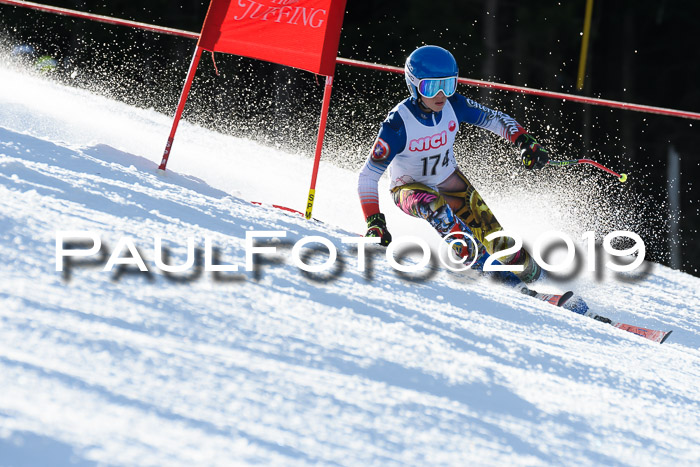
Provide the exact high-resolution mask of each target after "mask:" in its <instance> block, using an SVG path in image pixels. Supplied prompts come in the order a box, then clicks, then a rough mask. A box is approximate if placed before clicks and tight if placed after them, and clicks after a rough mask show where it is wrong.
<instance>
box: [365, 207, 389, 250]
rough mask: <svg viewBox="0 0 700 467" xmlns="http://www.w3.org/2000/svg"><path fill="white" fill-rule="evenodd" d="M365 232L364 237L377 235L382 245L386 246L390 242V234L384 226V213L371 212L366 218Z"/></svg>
mask: <svg viewBox="0 0 700 467" xmlns="http://www.w3.org/2000/svg"><path fill="white" fill-rule="evenodd" d="M367 227H368V229H367V233H366V234H365V237H379V238H380V239H381V242H379V244H380V245H382V246H387V245H388V244H389V243H391V234H390V233H389V230H388V229H387V228H386V219H384V214H382V213H381V212H380V213H378V214H372V215H371V216H369V217H368V218H367Z"/></svg>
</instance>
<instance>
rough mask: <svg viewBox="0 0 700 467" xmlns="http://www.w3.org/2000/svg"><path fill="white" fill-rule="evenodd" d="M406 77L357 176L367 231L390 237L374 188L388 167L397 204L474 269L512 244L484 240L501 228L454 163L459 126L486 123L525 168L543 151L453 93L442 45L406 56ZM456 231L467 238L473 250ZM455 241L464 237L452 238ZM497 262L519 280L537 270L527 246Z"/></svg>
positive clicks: (507, 121) (454, 73) (501, 117)
mask: <svg viewBox="0 0 700 467" xmlns="http://www.w3.org/2000/svg"><path fill="white" fill-rule="evenodd" d="M405 75H406V84H407V85H408V89H409V91H410V93H411V96H410V97H409V98H407V99H405V100H404V101H403V102H401V103H399V104H398V105H397V106H396V107H394V108H393V109H392V111H391V112H389V115H388V117H387V118H386V120H384V122H383V123H382V126H381V128H380V130H379V135H378V136H377V139H376V141H375V142H374V146H373V147H372V151H371V153H370V155H369V157H368V158H367V162H366V163H365V165H364V167H363V168H362V170H361V172H360V176H359V181H358V194H359V196H360V202H361V203H362V210H363V212H364V215H365V219H366V220H367V227H368V230H367V234H366V236H368V237H379V238H380V239H381V244H382V245H385V246H386V245H388V244H389V243H390V242H391V234H390V233H389V230H388V229H387V225H386V220H385V218H384V214H382V213H381V212H380V211H379V196H378V189H377V184H378V182H379V178H380V177H381V175H382V174H383V173H384V171H385V170H386V169H387V168H389V174H390V179H391V193H392V196H393V200H394V203H395V204H396V205H397V206H398V207H399V208H400V209H401V210H402V211H403V212H405V213H406V214H408V215H410V216H413V217H420V218H423V219H425V220H426V221H428V222H429V223H430V225H432V226H433V228H435V230H436V231H437V232H438V233H439V234H440V235H441V236H442V237H446V240H447V241H450V242H452V246H453V249H454V251H455V252H456V253H457V255H458V256H459V257H460V258H464V259H465V260H466V262H467V263H469V262H470V261H471V260H472V259H474V258H475V257H476V262H475V264H474V266H472V267H473V268H475V269H480V268H481V267H483V263H484V261H485V260H486V258H487V257H488V256H489V254H493V253H494V251H501V250H503V249H504V248H507V247H509V246H510V244H509V243H508V239H507V238H505V237H500V238H498V239H496V240H495V241H494V242H489V241H486V239H485V237H486V236H488V235H489V234H490V233H492V232H496V231H499V230H502V227H501V225H500V224H499V222H498V220H497V219H496V218H495V217H494V215H493V214H492V213H491V210H490V209H489V208H488V206H487V205H486V203H484V200H483V199H482V198H481V196H480V195H479V193H477V191H476V190H475V189H474V187H473V186H472V184H471V183H470V182H469V180H468V179H467V178H466V177H465V176H464V174H462V172H461V171H460V170H459V168H458V167H457V163H456V161H455V156H454V152H453V144H454V141H455V135H456V134H457V131H458V129H459V124H460V123H469V124H471V125H476V126H478V127H481V128H485V129H487V130H489V131H492V132H493V133H496V134H498V135H500V136H502V137H503V138H505V139H507V140H508V141H510V142H511V143H514V144H515V145H516V146H517V147H519V148H520V149H521V158H522V159H521V160H522V163H523V166H524V167H525V168H526V169H539V168H542V167H544V166H545V165H546V164H547V162H548V161H549V156H548V153H547V151H546V150H545V149H544V148H542V146H540V145H539V144H538V143H537V141H535V139H534V138H533V137H532V136H530V135H529V134H528V133H527V132H526V131H525V129H524V128H523V127H522V126H521V125H520V124H519V123H518V122H516V121H515V120H514V119H513V118H511V117H509V116H508V115H506V114H504V113H502V112H499V111H495V110H491V109H489V108H487V107H485V106H483V105H481V104H478V103H476V102H474V101H472V100H471V99H468V98H466V97H464V96H462V95H460V94H456V93H455V91H456V89H457V77H458V75H459V71H458V67H457V62H456V61H455V59H454V57H453V56H452V54H451V53H450V52H449V51H447V50H445V49H443V48H442V47H437V46H434V45H426V46H423V47H419V48H418V49H416V50H415V51H414V52H413V53H411V55H410V56H409V57H408V58H407V59H406V66H405ZM459 232H464V233H467V234H469V235H471V236H472V237H473V238H474V239H475V240H476V242H477V245H478V250H477V249H475V248H474V245H473V244H472V242H471V241H470V240H469V239H466V240H465V239H464V237H463V236H462V235H461V234H459ZM460 239H461V240H463V241H461V242H454V240H460ZM501 262H502V263H504V264H508V265H522V266H523V268H524V269H523V271H522V272H516V275H517V276H518V278H519V279H520V280H522V281H523V282H533V281H535V280H537V279H538V278H539V277H540V275H541V274H542V270H541V268H540V266H539V265H538V264H537V263H536V262H535V261H534V260H533V259H532V258H531V257H530V255H529V254H528V253H527V252H526V251H525V250H524V249H521V250H520V251H518V252H517V253H515V254H512V255H510V256H506V257H503V258H501ZM511 277H512V276H511Z"/></svg>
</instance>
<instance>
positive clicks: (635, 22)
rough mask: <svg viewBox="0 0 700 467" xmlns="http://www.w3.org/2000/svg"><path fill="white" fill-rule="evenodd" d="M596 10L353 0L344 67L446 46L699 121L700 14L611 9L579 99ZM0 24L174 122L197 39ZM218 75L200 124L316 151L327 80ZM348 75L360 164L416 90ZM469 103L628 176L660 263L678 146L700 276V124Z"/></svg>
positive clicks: (505, 0) (486, 63)
mask: <svg viewBox="0 0 700 467" xmlns="http://www.w3.org/2000/svg"><path fill="white" fill-rule="evenodd" d="M44 3H46V4H50V5H54V6H60V7H66V8H72V9H77V10H81V11H88V12H92V13H97V14H102V15H109V16H114V17H119V18H125V19H131V20H136V21H141V22H146V23H151V24H157V25H161V26H168V27H173V28H180V29H185V30H189V31H199V29H200V28H201V25H202V22H203V20H204V17H205V14H206V9H207V7H208V2H207V1H197V0H191V1H187V0H180V1H175V2H173V1H166V0H143V1H141V2H132V1H126V0H116V1H110V2H104V3H102V4H95V3H94V2H87V1H81V0H63V1H60V0H46V1H45V2H44ZM585 4H586V2H585V0H578V1H566V2H565V1H554V0H534V1H529V2H516V1H515V0H461V1H456V2H426V1H418V0H402V1H401V2H386V1H357V0H349V1H348V6H347V11H346V17H345V22H344V27H343V33H342V36H341V43H340V50H339V55H340V56H342V57H347V58H355V59H360V60H367V61H375V62H380V63H385V64H390V65H396V66H402V65H403V62H404V60H405V57H406V56H407V55H408V53H410V52H411V51H412V50H413V49H414V48H415V47H417V46H420V45H423V44H437V45H441V46H443V47H446V48H448V49H450V50H451V51H452V52H453V53H454V55H455V57H456V58H457V60H458V62H459V65H460V74H461V75H462V76H464V77H469V78H475V79H482V80H492V81H497V82H502V83H509V84H515V85H520V86H528V87H532V88H541V89H548V90H552V91H559V92H566V93H571V94H579V93H580V94H582V95H586V96H594V97H602V98H606V99H612V100H621V101H627V102H633V103H639V104H647V105H653V106H660V107H668V108H675V109H681V110H689V111H695V112H698V111H700V86H698V83H700V52H699V51H698V47H697V44H698V42H699V41H698V40H699V39H700V37H699V36H700V2H697V1H694V0H673V1H671V0H635V1H632V0H618V1H615V2H602V1H600V0H598V1H596V2H595V6H594V11H593V24H592V30H591V42H590V46H589V59H588V63H587V65H586V71H587V73H586V81H585V88H584V90H583V91H577V90H576V78H577V73H578V66H579V54H580V50H581V31H582V30H583V20H584V11H585ZM0 18H1V19H0V23H1V24H0V25H1V26H2V29H3V30H4V33H5V34H6V37H4V38H3V40H4V41H5V42H6V47H11V46H12V45H16V44H18V43H29V44H31V45H32V46H34V47H35V48H36V49H37V53H38V54H48V55H51V56H53V57H55V58H56V59H57V60H58V63H59V66H58V72H59V73H57V74H61V76H63V79H66V80H69V81H71V82H72V83H73V84H75V85H80V86H85V87H90V88H94V89H96V90H99V91H101V92H104V93H107V94H109V95H111V96H112V97H115V98H119V99H122V100H124V101H126V102H129V103H132V104H134V105H141V106H148V107H154V108H156V109H157V110H159V111H162V112H164V113H166V114H172V112H173V111H174V109H175V106H176V102H177V97H178V93H179V90H180V87H181V85H182V82H183V80H184V77H185V73H186V70H187V66H188V64H189V61H190V58H191V55H192V52H193V50H194V41H192V40H189V39H184V38H176V37H169V36H162V35H159V34H155V33H147V32H142V31H132V30H129V29H128V28H124V27H119V26H109V25H103V24H97V23H91V22H89V21H85V20H78V19H70V18H66V17H60V16H55V15H50V14H46V13H40V12H33V11H29V10H26V9H23V8H15V7H9V6H5V5H0ZM216 64H217V66H218V68H219V70H220V75H219V76H217V75H215V73H214V67H213V63H212V60H211V58H210V57H209V55H208V54H205V55H204V56H203V59H202V62H201V63H200V67H199V70H198V75H197V80H196V82H195V86H194V87H193V91H192V96H191V100H190V103H189V104H188V108H187V111H186V113H185V117H186V118H188V119H190V120H192V121H195V122H197V123H200V124H202V125H206V126H209V127H212V128H214V129H217V130H220V131H226V132H228V133H231V134H234V135H240V136H243V135H245V136H251V135H253V136H254V137H256V138H258V139H260V140H262V141H264V142H267V143H269V144H275V145H277V146H280V147H292V148H295V150H297V152H302V153H307V154H310V153H311V152H312V150H313V138H314V136H315V131H316V125H317V121H318V111H319V109H320V97H321V93H322V86H321V84H322V80H317V78H316V77H315V76H313V75H311V74H309V73H306V72H301V71H297V70H291V69H287V68H285V67H281V66H277V65H274V64H267V63H260V62H256V61H254V60H249V59H245V58H241V57H232V56H226V55H224V54H216ZM336 74H337V76H336V81H335V83H336V84H335V87H334V91H333V92H334V94H333V100H332V104H331V115H330V121H329V134H328V146H329V148H331V149H335V150H336V151H335V152H336V153H337V154H341V155H337V154H336V156H335V157H336V158H335V159H334V162H336V163H338V164H339V165H344V166H347V167H351V168H358V167H359V166H360V164H361V163H362V161H363V160H364V157H365V155H366V152H367V150H368V148H369V146H370V145H371V143H372V141H373V138H374V136H375V134H376V130H377V125H378V123H379V122H380V121H381V120H382V119H383V118H384V117H385V115H386V113H387V111H388V110H389V109H390V108H391V107H392V106H393V105H394V104H395V103H396V102H397V101H398V100H399V99H401V98H403V97H404V96H405V95H406V88H405V85H404V81H403V77H401V76H399V75H393V74H392V75H388V74H384V73H379V72H372V71H365V70H358V69H352V68H349V67H346V66H339V67H338V69H337V73H336ZM460 92H463V93H465V94H467V95H469V96H471V97H473V98H475V99H477V100H480V101H481V102H483V103H484V104H486V105H490V106H492V107H496V108H498V109H500V110H503V111H505V112H507V113H509V114H511V115H512V116H514V117H515V118H516V119H517V120H518V121H520V122H521V123H523V125H525V126H526V128H528V129H529V130H530V131H531V132H532V133H533V134H534V135H536V136H537V137H538V138H539V139H540V140H541V141H542V142H543V143H545V144H547V145H548V146H549V147H550V148H551V149H552V151H553V152H554V154H556V155H557V156H556V157H560V158H575V157H591V158H593V159H597V160H600V161H601V162H602V163H604V164H606V165H609V166H611V167H612V168H614V169H616V170H618V171H620V172H628V173H629V174H630V182H629V184H628V186H626V187H625V189H628V190H636V191H637V192H638V193H640V194H641V198H642V199H644V200H645V204H644V206H641V207H640V212H639V216H641V217H644V218H646V219H647V222H651V223H655V224H656V225H655V226H654V228H653V229H651V230H650V231H651V232H653V234H652V237H653V238H648V237H646V238H645V242H646V243H647V247H648V249H649V252H648V254H649V256H650V257H651V258H652V259H655V260H657V261H661V262H668V245H667V231H666V229H667V227H668V217H669V214H668V203H667V201H668V194H667V191H666V167H667V155H668V152H669V149H670V147H671V146H673V147H674V148H675V149H676V150H677V152H678V153H679V154H680V156H681V170H682V175H681V182H680V190H681V202H682V213H681V221H680V227H681V245H680V246H681V250H682V253H683V257H682V260H683V263H682V269H684V270H686V271H688V272H691V273H693V274H695V275H698V267H699V266H700V248H698V246H697V245H698V241H699V240H700V235H698V229H700V216H699V215H698V209H699V206H698V204H699V203H700V196H698V194H697V190H698V188H696V187H695V186H694V184H693V182H694V178H695V177H696V176H697V175H698V174H700V154H699V149H698V147H699V146H700V144H699V142H698V136H699V135H700V133H699V132H698V126H700V122H697V121H695V122H693V121H690V120H684V119H680V118H674V117H662V116H656V115H648V114H642V113H636V112H631V111H622V110H610V109H607V108H602V107H596V106H586V105H580V104H574V103H563V102H560V101H557V100H553V99H546V98H534V97H525V96H521V95H515V94H510V93H505V92H490V91H485V90H481V89H477V88H467V87H462V88H461V89H460ZM290 122H291V123H290ZM300 148H301V149H300ZM512 154H513V158H512V164H513V166H515V164H516V163H517V162H516V158H515V156H514V154H515V153H514V152H512ZM324 157H326V156H325V154H324ZM329 157H331V158H333V157H334V156H333V155H330V156H329ZM484 157H486V156H485V155H484ZM508 163H509V164H510V163H511V162H508ZM551 176H556V174H555V173H552V175H551ZM608 182H610V179H608ZM613 182H614V180H613Z"/></svg>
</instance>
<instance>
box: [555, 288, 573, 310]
mask: <svg viewBox="0 0 700 467" xmlns="http://www.w3.org/2000/svg"><path fill="white" fill-rule="evenodd" d="M573 296H574V293H573V292H572V291H571V290H569V291H568V292H564V293H563V294H561V296H560V297H559V301H558V302H557V306H562V305H564V303H566V302H568V301H569V299H570V298H571V297H573Z"/></svg>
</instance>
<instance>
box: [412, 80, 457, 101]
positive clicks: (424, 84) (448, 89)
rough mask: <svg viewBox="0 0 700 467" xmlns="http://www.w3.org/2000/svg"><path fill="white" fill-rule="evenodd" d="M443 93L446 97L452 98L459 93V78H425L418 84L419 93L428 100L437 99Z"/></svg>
mask: <svg viewBox="0 0 700 467" xmlns="http://www.w3.org/2000/svg"><path fill="white" fill-rule="evenodd" d="M440 91H442V92H443V93H444V94H445V97H450V96H451V95H452V94H454V93H455V91H457V77H456V76H451V77H449V78H424V79H422V80H420V81H419V82H418V93H419V94H420V95H421V96H423V97H427V98H428V99H430V98H432V97H435V96H437V95H438V93H439V92H440Z"/></svg>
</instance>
